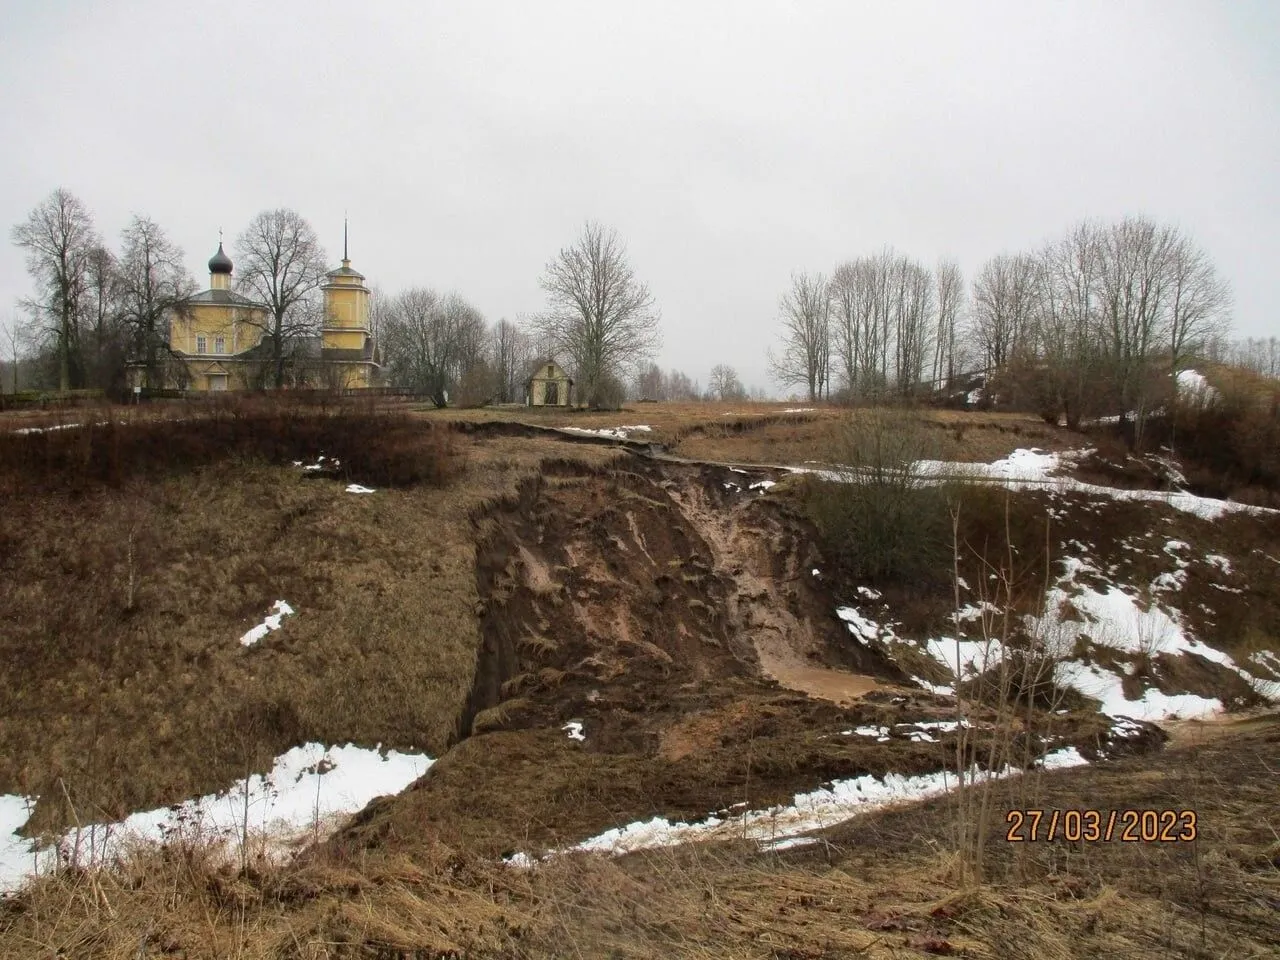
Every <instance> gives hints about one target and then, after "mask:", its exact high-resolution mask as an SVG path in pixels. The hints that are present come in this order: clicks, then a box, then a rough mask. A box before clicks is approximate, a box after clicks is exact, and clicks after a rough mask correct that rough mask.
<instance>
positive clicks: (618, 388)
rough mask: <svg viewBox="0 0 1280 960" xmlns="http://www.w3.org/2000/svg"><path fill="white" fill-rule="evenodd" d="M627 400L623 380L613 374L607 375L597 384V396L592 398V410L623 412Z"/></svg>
mask: <svg viewBox="0 0 1280 960" xmlns="http://www.w3.org/2000/svg"><path fill="white" fill-rule="evenodd" d="M626 398H627V388H626V387H625V386H623V383H622V381H621V380H619V379H618V378H617V377H615V376H614V375H613V374H611V373H606V374H605V375H604V376H602V377H601V378H600V382H599V383H597V384H596V391H595V395H594V396H593V397H592V398H591V409H592V410H621V409H622V403H623V401H624V400H626Z"/></svg>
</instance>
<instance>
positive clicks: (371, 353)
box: [320, 224, 380, 390]
mask: <svg viewBox="0 0 1280 960" xmlns="http://www.w3.org/2000/svg"><path fill="white" fill-rule="evenodd" d="M325 281H326V282H325V283H324V285H323V286H322V287H321V288H320V289H321V290H322V291H323V292H324V326H322V327H321V328H320V344H321V346H320V363H321V365H322V367H323V368H324V369H325V370H326V371H327V373H326V379H327V380H328V382H329V383H330V384H332V385H333V386H337V387H340V388H342V389H344V390H355V389H362V388H365V387H372V386H376V385H377V383H376V380H377V376H378V370H379V367H380V356H379V352H378V345H377V344H376V343H375V342H374V339H373V328H372V327H371V326H370V324H369V288H368V287H366V286H365V285H364V274H362V273H358V272H356V271H355V270H352V269H351V258H350V257H348V256H347V227H346V224H343V226H342V266H340V267H338V268H337V269H336V270H330V271H329V273H328V274H327V275H326V277H325Z"/></svg>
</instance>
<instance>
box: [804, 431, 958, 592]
mask: <svg viewBox="0 0 1280 960" xmlns="http://www.w3.org/2000/svg"><path fill="white" fill-rule="evenodd" d="M937 444H938V438H937V437H936V436H934V435H933V434H932V433H931V432H929V431H927V429H926V428H925V427H924V426H923V424H922V423H921V422H920V420H919V419H918V418H916V417H913V416H911V415H910V414H909V413H906V412H904V411H901V410H896V409H890V408H883V407H882V408H872V409H866V410H862V411H859V412H858V413H856V414H854V415H853V416H851V417H850V418H849V419H848V420H846V421H845V422H844V423H843V424H842V425H841V427H840V429H839V430H838V431H837V432H836V434H835V438H834V440H833V445H832V451H831V453H832V456H831V459H832V460H833V461H834V462H836V463H838V464H840V466H839V467H837V468H836V471H835V472H836V474H837V478H836V479H835V480H811V481H810V482H809V483H808V484H807V485H806V490H805V496H804V500H805V505H806V510H807V512H808V514H809V516H810V518H811V519H812V520H813V521H814V523H815V524H816V525H817V527H818V530H819V533H820V534H821V536H822V539H823V542H824V544H823V553H824V555H825V556H828V557H830V558H832V559H833V560H835V561H836V562H837V563H839V564H841V565H842V566H843V567H844V568H845V569H846V570H848V572H849V573H851V574H852V575H853V576H855V577H858V578H862V579H867V580H871V581H883V580H892V579H910V578H927V579H931V578H932V576H933V575H935V574H937V573H939V572H943V573H945V572H947V571H948V570H949V566H948V564H947V557H948V556H949V554H948V543H949V538H950V521H949V513H948V509H947V507H948V492H949V491H948V489H947V488H946V487H943V486H940V485H938V484H936V483H933V482H928V481H926V479H924V478H922V477H921V475H920V473H919V471H918V470H917V469H916V468H915V467H914V466H913V464H914V462H915V461H918V460H922V459H928V458H930V457H931V456H933V455H935V454H936V451H937Z"/></svg>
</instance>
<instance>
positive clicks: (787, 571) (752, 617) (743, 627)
mask: <svg viewBox="0 0 1280 960" xmlns="http://www.w3.org/2000/svg"><path fill="white" fill-rule="evenodd" d="M732 476H733V479H732V480H721V481H720V482H719V483H715V482H714V478H706V477H704V478H703V479H704V480H707V479H711V480H712V481H713V482H712V483H706V482H702V483H698V482H694V483H687V482H686V483H680V482H677V481H675V480H667V481H664V482H663V483H662V486H663V487H664V488H665V489H666V491H667V495H668V496H669V497H671V499H672V500H673V501H674V502H675V503H676V505H677V506H678V507H679V509H680V512H681V514H682V515H683V516H684V518H685V519H686V520H687V521H688V522H689V524H690V526H691V527H692V528H693V529H695V530H696V531H697V532H698V533H699V535H700V536H701V537H702V539H703V540H704V541H705V542H706V543H707V545H708V547H709V548H710V549H711V553H712V556H713V557H714V559H715V567H714V571H715V573H717V574H718V575H720V576H722V577H724V578H725V579H726V580H728V581H729V582H730V583H732V588H731V590H730V591H729V595H728V599H727V603H726V607H727V610H726V613H727V617H728V621H729V624H730V629H731V630H733V631H735V632H737V633H738V634H739V635H740V636H741V637H743V638H744V639H745V640H747V641H748V643H749V644H750V646H751V648H752V649H753V650H754V652H755V656H756V658H757V660H758V662H759V666H760V670H761V672H762V673H763V674H764V675H765V676H766V677H769V678H770V679H773V680H776V681H777V682H778V683H779V684H781V685H782V686H784V687H786V688H787V689H789V690H796V691H799V692H801V693H805V694H808V695H809V696H811V697H820V698H822V699H824V700H831V701H833V702H835V703H850V702H852V701H854V700H856V699H858V698H860V697H863V696H865V695H866V694H868V693H870V692H871V691H873V690H877V689H881V688H883V687H885V684H884V683H883V681H880V680H877V679H876V678H875V677H873V676H871V675H869V674H868V673H863V672H855V671H851V670H844V669H839V668H836V667H833V666H830V665H828V664H827V663H826V662H825V661H827V660H828V659H829V658H830V656H831V653H832V639H831V637H830V636H829V634H828V635H826V636H824V635H822V634H821V633H820V632H819V630H818V629H817V628H816V627H815V622H814V618H813V617H812V616H811V615H809V616H806V615H804V614H803V613H801V612H800V611H801V610H802V609H803V607H804V606H810V609H812V607H811V605H808V604H802V602H801V593H802V591H803V592H806V593H812V592H814V591H813V590H812V589H808V590H806V589H805V586H804V585H805V583H806V580H811V579H812V578H813V569H814V566H813V564H814V562H815V559H814V557H813V556H812V555H809V554H806V556H804V557H802V556H801V550H802V548H801V547H800V541H799V540H798V538H796V537H795V536H784V531H783V530H782V529H781V527H782V524H781V523H780V521H779V520H778V519H777V518H775V517H771V516H769V515H768V514H767V513H766V512H765V510H764V509H763V508H764V504H763V503H761V502H760V501H759V495H758V493H756V492H755V491H752V490H750V489H749V484H748V483H746V482H744V480H745V478H744V477H743V476H742V475H740V474H734V475H732ZM717 488H719V490H721V491H724V495H723V496H720V495H716V494H714V493H712V491H713V490H716V489H717Z"/></svg>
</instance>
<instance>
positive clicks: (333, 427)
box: [0, 399, 462, 495]
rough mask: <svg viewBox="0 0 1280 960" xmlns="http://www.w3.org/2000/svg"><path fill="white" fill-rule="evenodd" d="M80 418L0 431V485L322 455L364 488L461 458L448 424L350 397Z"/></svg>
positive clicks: (434, 477) (435, 472)
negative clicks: (175, 415) (310, 405)
mask: <svg viewBox="0 0 1280 960" xmlns="http://www.w3.org/2000/svg"><path fill="white" fill-rule="evenodd" d="M83 421H84V422H81V423H77V424H74V425H71V426H68V427H66V428H64V429H53V430H45V431H43V432H39V433H28V434H20V433H17V432H10V433H0V490H7V491H10V492H12V493H13V494H14V495H19V494H22V493H25V492H35V491H41V492H46V493H47V492H54V491H57V490H66V491H69V492H84V491H86V490H89V489H92V488H94V487H96V486H102V485H107V486H113V487H118V486H121V485H123V484H125V483H127V482H128V481H130V480H132V479H135V478H137V479H141V478H155V477H160V476H164V475H172V474H175V473H181V472H186V471H190V470H192V469H195V468H198V467H202V466H207V465H210V464H213V463H217V462H220V461H224V460H233V459H240V460H246V461H255V462H264V463H268V464H283V463H289V462H292V461H294V460H314V459H315V458H316V457H317V456H318V455H320V454H324V455H325V456H326V457H328V458H329V459H330V460H337V461H339V463H340V467H339V473H340V474H341V475H342V476H343V477H345V478H347V479H349V480H353V481H356V482H360V483H368V484H371V485H374V486H386V487H405V486H415V485H429V486H443V485H444V484H446V483H447V482H449V480H451V479H452V478H453V477H454V476H455V475H456V474H457V473H458V471H459V470H460V468H461V466H462V460H461V454H460V452H459V451H458V448H457V445H456V444H455V443H454V440H453V437H452V434H451V431H450V429H449V428H448V427H447V426H444V425H441V424H432V423H423V422H420V421H414V420H412V419H410V418H409V417H408V415H407V414H403V413H389V412H381V411H378V410H376V409H374V408H373V407H372V406H371V405H367V404H362V403H359V402H347V403H340V404H338V405H336V406H332V407H329V408H324V407H321V408H319V409H303V408H301V407H298V406H296V405H293V404H290V403H288V402H287V401H283V400H280V401H271V402H263V401H252V400H241V399H234V400H218V401H214V402H211V403H208V404H204V405H201V406H200V407H198V408H196V409H194V410H190V411H188V415H187V416H184V417H182V418H180V419H169V420H141V419H137V420H132V421H120V420H119V419H117V418H116V417H115V416H112V415H111V414H110V413H109V414H108V415H107V419H105V420H100V421H98V420H93V419H91V418H89V417H85V418H83Z"/></svg>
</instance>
